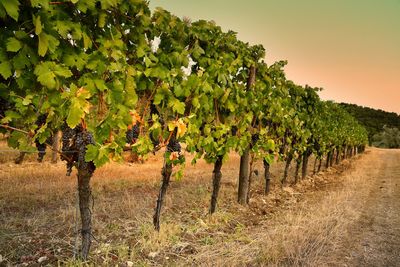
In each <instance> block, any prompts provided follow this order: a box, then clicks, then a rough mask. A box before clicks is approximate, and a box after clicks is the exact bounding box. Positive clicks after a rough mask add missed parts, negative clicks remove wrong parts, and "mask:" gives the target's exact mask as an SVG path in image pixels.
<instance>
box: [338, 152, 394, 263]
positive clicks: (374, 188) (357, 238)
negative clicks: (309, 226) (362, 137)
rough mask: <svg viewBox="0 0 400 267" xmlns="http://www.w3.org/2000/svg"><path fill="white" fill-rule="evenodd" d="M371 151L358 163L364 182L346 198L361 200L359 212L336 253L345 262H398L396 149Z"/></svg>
mask: <svg viewBox="0 0 400 267" xmlns="http://www.w3.org/2000/svg"><path fill="white" fill-rule="evenodd" d="M372 154H373V155H367V156H366V157H367V160H366V161H364V162H363V163H364V164H363V165H362V166H360V167H364V168H365V169H364V170H363V172H362V175H363V178H364V179H365V184H364V185H361V186H360V191H358V192H354V194H355V196H354V198H352V199H350V200H354V201H359V200H360V201H361V204H362V205H360V210H359V212H360V214H359V217H358V218H357V219H356V220H355V221H354V222H353V223H352V224H351V226H350V227H349V229H348V232H347V241H346V242H345V244H344V246H343V247H342V249H340V250H339V253H341V254H342V255H343V256H344V257H343V258H342V261H343V263H344V264H345V265H347V266H400V150H391V151H389V150H374V151H373V152H372ZM364 197H365V199H363V198H364ZM350 204H351V205H357V204H356V203H350Z"/></svg>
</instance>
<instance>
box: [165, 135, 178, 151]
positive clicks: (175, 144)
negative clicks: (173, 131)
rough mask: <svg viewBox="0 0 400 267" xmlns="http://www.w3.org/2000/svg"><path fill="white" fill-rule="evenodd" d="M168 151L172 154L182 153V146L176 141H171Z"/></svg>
mask: <svg viewBox="0 0 400 267" xmlns="http://www.w3.org/2000/svg"><path fill="white" fill-rule="evenodd" d="M167 149H168V151H170V152H181V144H179V142H178V141H177V140H176V139H172V138H171V140H169V142H168V145H167Z"/></svg>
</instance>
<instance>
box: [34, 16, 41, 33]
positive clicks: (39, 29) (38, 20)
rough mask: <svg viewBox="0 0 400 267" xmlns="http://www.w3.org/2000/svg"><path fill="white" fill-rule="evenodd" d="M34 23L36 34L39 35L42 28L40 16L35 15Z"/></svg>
mask: <svg viewBox="0 0 400 267" xmlns="http://www.w3.org/2000/svg"><path fill="white" fill-rule="evenodd" d="M34 23H35V33H36V35H39V34H40V33H41V32H42V29H43V28H42V22H41V21H40V16H37V17H36V18H35V21H34Z"/></svg>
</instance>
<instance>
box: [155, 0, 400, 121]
mask: <svg viewBox="0 0 400 267" xmlns="http://www.w3.org/2000/svg"><path fill="white" fill-rule="evenodd" d="M150 7H151V8H155V7H162V8H164V9H166V10H168V11H170V12H171V13H173V14H175V15H177V16H179V17H183V16H185V17H189V18H191V19H192V21H195V20H198V19H206V20H214V21H215V22H216V23H217V24H218V25H220V26H221V27H222V28H223V29H224V30H233V31H235V32H237V33H238V38H239V39H240V40H242V41H245V42H249V43H250V44H262V45H263V46H264V47H265V49H266V58H265V60H266V62H267V63H268V64H272V63H273V62H275V61H277V60H288V62H289V63H288V65H287V66H286V68H285V73H286V77H287V78H288V79H290V80H293V81H294V82H295V83H297V84H300V85H305V84H308V85H310V86H314V87H322V88H323V91H322V92H320V96H321V98H322V99H325V100H334V101H335V102H346V103H354V104H358V105H362V106H368V107H372V108H378V109H383V110H386V111H390V112H396V113H398V114H400V0H150Z"/></svg>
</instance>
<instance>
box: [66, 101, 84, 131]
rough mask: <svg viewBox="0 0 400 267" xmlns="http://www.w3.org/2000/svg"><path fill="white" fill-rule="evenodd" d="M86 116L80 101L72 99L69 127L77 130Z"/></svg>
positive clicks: (68, 118) (68, 120)
mask: <svg viewBox="0 0 400 267" xmlns="http://www.w3.org/2000/svg"><path fill="white" fill-rule="evenodd" d="M84 116H85V112H84V111H83V109H82V108H81V105H80V101H79V99H78V98H76V97H74V98H72V99H71V106H70V108H69V112H68V117H67V124H68V126H69V127H70V128H72V129H73V128H75V127H76V126H77V125H78V124H79V122H80V121H81V119H82V118H83V117H84Z"/></svg>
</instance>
